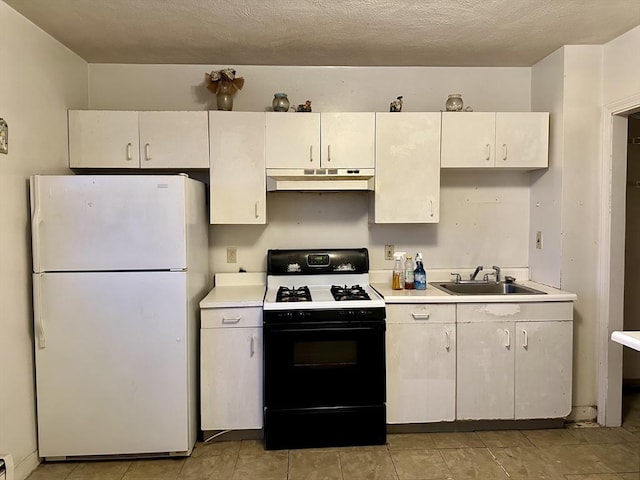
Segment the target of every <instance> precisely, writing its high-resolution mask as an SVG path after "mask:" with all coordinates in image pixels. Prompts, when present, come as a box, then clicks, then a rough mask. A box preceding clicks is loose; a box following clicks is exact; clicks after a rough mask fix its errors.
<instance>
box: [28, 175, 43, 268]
mask: <svg viewBox="0 0 640 480" xmlns="http://www.w3.org/2000/svg"><path fill="white" fill-rule="evenodd" d="M39 179H40V177H39V175H34V176H33V177H32V178H31V188H30V189H29V191H30V196H31V238H32V240H31V243H32V245H31V248H32V250H33V252H32V258H33V271H34V272H39V271H40V224H41V223H42V214H41V211H40V199H39V197H38V192H39V190H40V180H39Z"/></svg>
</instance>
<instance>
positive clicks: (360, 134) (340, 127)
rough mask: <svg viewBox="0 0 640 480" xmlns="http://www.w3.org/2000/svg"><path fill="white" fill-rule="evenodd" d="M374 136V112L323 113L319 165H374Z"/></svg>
mask: <svg viewBox="0 0 640 480" xmlns="http://www.w3.org/2000/svg"><path fill="white" fill-rule="evenodd" d="M375 138H376V115H375V113H368V112H363V113H323V114H322V117H321V122H320V140H321V142H322V147H321V153H320V166H321V167H322V168H374V166H375V156H374V154H375Z"/></svg>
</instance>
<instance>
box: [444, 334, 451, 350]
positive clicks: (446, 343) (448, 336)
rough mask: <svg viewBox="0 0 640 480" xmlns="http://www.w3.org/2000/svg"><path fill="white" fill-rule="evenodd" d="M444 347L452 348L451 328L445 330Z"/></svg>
mask: <svg viewBox="0 0 640 480" xmlns="http://www.w3.org/2000/svg"><path fill="white" fill-rule="evenodd" d="M444 339H445V340H444V348H445V349H446V350H447V352H448V351H449V349H450V348H451V332H450V331H449V330H445V331H444Z"/></svg>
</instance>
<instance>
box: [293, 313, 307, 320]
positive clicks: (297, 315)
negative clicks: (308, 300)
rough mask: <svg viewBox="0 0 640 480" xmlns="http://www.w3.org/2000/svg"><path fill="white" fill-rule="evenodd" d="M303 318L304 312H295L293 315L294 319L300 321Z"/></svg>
mask: <svg viewBox="0 0 640 480" xmlns="http://www.w3.org/2000/svg"><path fill="white" fill-rule="evenodd" d="M304 317H305V312H295V314H294V318H296V319H300V320H302V319H304Z"/></svg>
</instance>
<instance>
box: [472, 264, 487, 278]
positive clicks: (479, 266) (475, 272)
mask: <svg viewBox="0 0 640 480" xmlns="http://www.w3.org/2000/svg"><path fill="white" fill-rule="evenodd" d="M483 268H484V267H483V266H482V265H478V266H477V267H476V269H475V271H474V272H473V273H472V274H471V276H470V277H469V280H475V279H476V277H477V276H478V273H479V272H480V271H481V270H482V269H483Z"/></svg>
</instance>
